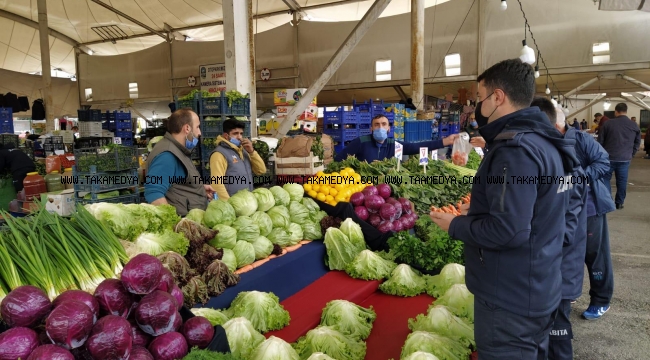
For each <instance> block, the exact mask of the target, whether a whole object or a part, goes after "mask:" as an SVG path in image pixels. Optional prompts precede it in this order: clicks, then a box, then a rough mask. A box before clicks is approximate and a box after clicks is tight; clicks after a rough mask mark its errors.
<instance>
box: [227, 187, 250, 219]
mask: <svg viewBox="0 0 650 360" xmlns="http://www.w3.org/2000/svg"><path fill="white" fill-rule="evenodd" d="M228 204H230V205H232V207H233V208H234V209H235V215H237V216H251V215H253V214H254V213H255V212H256V211H257V199H256V198H255V195H253V193H252V192H250V191H248V190H246V189H244V190H239V191H237V193H236V194H235V195H233V196H231V197H230V198H229V199H228Z"/></svg>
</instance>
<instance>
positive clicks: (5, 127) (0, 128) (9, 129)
mask: <svg viewBox="0 0 650 360" xmlns="http://www.w3.org/2000/svg"><path fill="white" fill-rule="evenodd" d="M0 133H3V134H13V133H14V122H13V121H1V122H0Z"/></svg>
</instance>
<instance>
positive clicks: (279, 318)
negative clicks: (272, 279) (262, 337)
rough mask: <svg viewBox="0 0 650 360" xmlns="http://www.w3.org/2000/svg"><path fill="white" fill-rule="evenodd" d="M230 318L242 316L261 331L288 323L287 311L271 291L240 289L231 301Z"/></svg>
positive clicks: (275, 328) (270, 329) (276, 328)
mask: <svg viewBox="0 0 650 360" xmlns="http://www.w3.org/2000/svg"><path fill="white" fill-rule="evenodd" d="M226 314H228V315H229V316H230V317H231V318H235V317H244V318H246V319H248V320H249V321H250V322H251V324H252V325H253V327H254V328H255V329H256V330H257V331H260V332H261V333H266V332H269V331H272V330H280V329H282V328H284V327H285V326H287V325H289V319H290V318H289V312H288V311H287V310H285V309H284V307H283V306H282V305H280V299H278V297H277V296H275V294H273V293H266V292H261V291H242V292H240V293H239V294H238V295H237V297H236V298H235V300H233V301H232V303H231V304H230V307H229V308H228V310H226Z"/></svg>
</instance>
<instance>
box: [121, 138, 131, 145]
mask: <svg viewBox="0 0 650 360" xmlns="http://www.w3.org/2000/svg"><path fill="white" fill-rule="evenodd" d="M122 145H124V146H133V139H122Z"/></svg>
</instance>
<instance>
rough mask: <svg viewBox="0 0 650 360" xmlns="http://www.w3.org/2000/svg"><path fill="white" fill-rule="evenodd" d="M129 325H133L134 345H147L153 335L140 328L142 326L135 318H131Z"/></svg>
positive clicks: (132, 336)
mask: <svg viewBox="0 0 650 360" xmlns="http://www.w3.org/2000/svg"><path fill="white" fill-rule="evenodd" d="M129 325H130V326H131V338H132V339H133V346H135V345H138V346H144V347H147V345H149V343H150V342H151V336H149V334H147V333H145V332H144V331H142V329H140V326H138V324H136V322H135V320H130V321H129Z"/></svg>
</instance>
